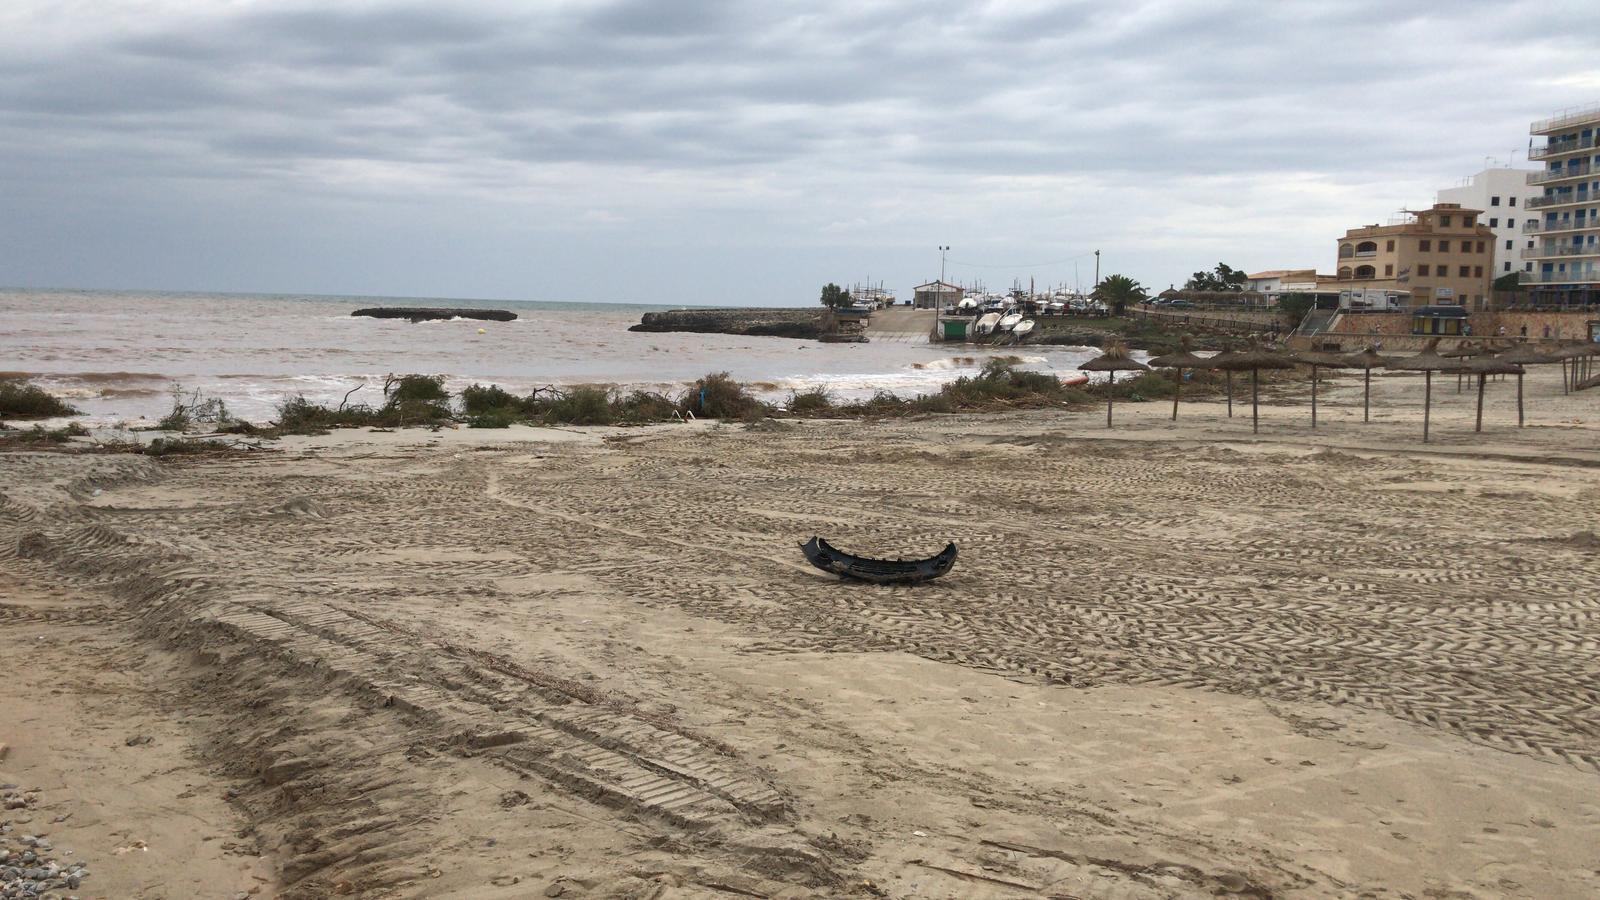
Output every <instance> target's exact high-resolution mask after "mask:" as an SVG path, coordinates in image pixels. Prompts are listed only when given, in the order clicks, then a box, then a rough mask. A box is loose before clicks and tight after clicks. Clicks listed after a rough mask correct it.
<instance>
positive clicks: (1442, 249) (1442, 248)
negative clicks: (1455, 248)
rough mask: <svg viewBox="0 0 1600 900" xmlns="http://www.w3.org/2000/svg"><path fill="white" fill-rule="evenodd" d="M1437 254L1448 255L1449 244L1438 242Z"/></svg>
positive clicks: (1447, 242)
mask: <svg viewBox="0 0 1600 900" xmlns="http://www.w3.org/2000/svg"><path fill="white" fill-rule="evenodd" d="M1439 252H1440V253H1449V252H1450V242H1449V241H1440V242H1439Z"/></svg>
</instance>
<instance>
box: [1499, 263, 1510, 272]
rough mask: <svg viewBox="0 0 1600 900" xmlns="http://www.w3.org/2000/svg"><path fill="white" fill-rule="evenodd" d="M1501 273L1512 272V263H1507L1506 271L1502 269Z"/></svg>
mask: <svg viewBox="0 0 1600 900" xmlns="http://www.w3.org/2000/svg"><path fill="white" fill-rule="evenodd" d="M1500 271H1502V272H1509V271H1511V263H1506V267H1505V268H1504V269H1501V270H1500Z"/></svg>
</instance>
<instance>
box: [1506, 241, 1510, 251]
mask: <svg viewBox="0 0 1600 900" xmlns="http://www.w3.org/2000/svg"><path fill="white" fill-rule="evenodd" d="M1506 249H1507V250H1510V249H1511V242H1510V241H1506Z"/></svg>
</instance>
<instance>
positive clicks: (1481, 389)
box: [1472, 372, 1489, 432]
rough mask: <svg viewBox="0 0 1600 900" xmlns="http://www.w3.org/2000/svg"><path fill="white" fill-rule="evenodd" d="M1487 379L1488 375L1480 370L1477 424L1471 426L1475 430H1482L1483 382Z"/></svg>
mask: <svg viewBox="0 0 1600 900" xmlns="http://www.w3.org/2000/svg"><path fill="white" fill-rule="evenodd" d="M1487 380H1489V376H1488V375H1485V374H1484V373H1482V372H1479V373H1478V424H1477V425H1475V426H1473V429H1472V430H1473V431H1477V432H1482V431H1483V383H1484V382H1485V381H1487Z"/></svg>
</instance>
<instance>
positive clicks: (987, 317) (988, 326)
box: [972, 313, 1000, 335]
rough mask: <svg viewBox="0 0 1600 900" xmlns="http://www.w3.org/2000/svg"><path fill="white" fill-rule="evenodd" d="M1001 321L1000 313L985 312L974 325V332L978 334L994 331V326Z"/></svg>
mask: <svg viewBox="0 0 1600 900" xmlns="http://www.w3.org/2000/svg"><path fill="white" fill-rule="evenodd" d="M999 321H1000V314H999V313H985V314H984V315H983V316H982V317H981V318H979V319H978V321H977V322H976V323H974V324H973V326H972V333H973V334H977V335H984V334H989V333H990V332H992V331H994V326H995V325H996V324H997V323H998V322H999Z"/></svg>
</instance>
